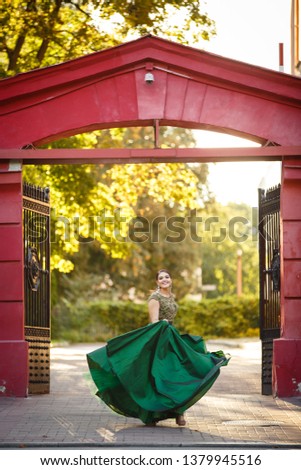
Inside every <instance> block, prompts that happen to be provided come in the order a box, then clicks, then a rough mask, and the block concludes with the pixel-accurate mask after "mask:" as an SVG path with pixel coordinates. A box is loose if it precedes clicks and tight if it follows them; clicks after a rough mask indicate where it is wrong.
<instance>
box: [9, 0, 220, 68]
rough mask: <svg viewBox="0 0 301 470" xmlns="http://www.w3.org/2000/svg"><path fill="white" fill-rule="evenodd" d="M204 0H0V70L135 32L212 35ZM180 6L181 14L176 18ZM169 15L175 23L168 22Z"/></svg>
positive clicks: (64, 56) (55, 59)
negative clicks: (174, 17) (167, 23)
mask: <svg viewBox="0 0 301 470" xmlns="http://www.w3.org/2000/svg"><path fill="white" fill-rule="evenodd" d="M201 4H202V2H201V0H196V1H194V2H191V1H189V0H131V1H126V2H125V1H123V0H113V1H108V0H2V2H1V5H0V59H1V60H0V63H1V68H0V76H2V77H5V76H9V75H14V74H16V73H20V72H25V71H28V70H32V69H34V68H38V67H45V66H48V65H54V64H57V63H59V62H64V61H66V60H70V59H73V58H76V57H80V56H82V55H85V54H88V53H91V52H95V51H97V50H100V49H104V48H108V47H111V46H114V45H117V44H118V43H121V42H122V41H124V40H126V39H127V38H128V37H130V35H133V34H135V35H138V36H140V35H145V34H149V33H153V34H157V35H159V34H160V35H161V36H164V37H166V36H169V37H173V38H175V39H178V40H180V41H181V42H182V43H185V42H188V37H189V40H190V41H196V39H198V40H199V39H200V37H201V38H203V39H204V40H208V39H209V37H210V35H211V34H214V23H213V21H212V20H210V19H209V18H208V16H207V15H206V14H205V13H203V11H202V8H201ZM176 12H178V13H180V15H178V17H177V21H174V20H172V16H173V15H175V13H176ZM168 18H171V21H170V23H171V24H170V25H168V27H166V21H167V20H168ZM179 22H180V25H179V26H178V24H179ZM192 30H193V31H194V34H192V32H191V31H192Z"/></svg>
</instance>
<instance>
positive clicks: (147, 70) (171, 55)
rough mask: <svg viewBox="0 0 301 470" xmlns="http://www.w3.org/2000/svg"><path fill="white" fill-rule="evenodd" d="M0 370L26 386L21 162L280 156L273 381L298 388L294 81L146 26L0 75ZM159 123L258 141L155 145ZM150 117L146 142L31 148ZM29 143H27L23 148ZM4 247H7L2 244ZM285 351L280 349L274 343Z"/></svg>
mask: <svg viewBox="0 0 301 470" xmlns="http://www.w3.org/2000/svg"><path fill="white" fill-rule="evenodd" d="M0 101H1V110H0V126H1V133H0V159H1V160H0V171H1V173H0V194H1V198H0V222H1V225H0V230H1V238H2V240H3V241H4V242H2V243H1V246H0V280H1V288H0V324H1V329H0V354H1V357H2V362H3V363H5V366H4V368H3V371H1V375H0V387H1V391H2V394H4V395H16V396H24V395H26V393H27V391H26V390H27V345H26V342H25V341H24V333H23V287H22V286H23V259H22V190H21V189H22V186H21V182H22V177H21V166H22V164H26V163H35V162H36V163H38V164H40V163H45V162H47V163H50V164H51V163H63V162H64V163H68V162H69V163H74V162H77V163H82V162H86V163H87V162H89V161H94V162H105V161H110V162H115V161H118V162H138V161H139V162H149V161H179V160H180V161H184V160H186V161H230V160H232V161H233V160H240V161H243V160H263V159H265V160H266V159H271V160H282V162H283V172H282V196H281V200H282V207H281V215H282V238H283V240H282V241H283V243H282V246H283V249H282V254H281V256H282V279H283V286H284V288H283V289H282V333H281V338H280V339H279V340H277V341H276V343H277V344H275V357H274V392H275V393H277V394H278V395H279V396H292V395H301V385H300V384H301V366H300V361H298V360H297V358H298V357H300V354H301V321H300V320H301V318H300V311H301V309H300V307H301V284H300V279H301V276H300V272H301V262H300V259H301V252H300V233H301V210H300V209H301V208H300V207H299V206H300V204H301V203H300V201H301V197H300V196H301V184H300V180H301V172H300V168H301V165H300V161H301V125H300V123H301V82H300V79H299V78H297V77H292V76H289V75H284V74H281V73H279V72H274V71H271V70H267V69H263V68H259V67H255V66H251V65H248V64H245V63H241V62H237V61H233V60H230V59H226V58H223V57H220V56H216V55H213V54H209V53H206V52H203V51H200V50H197V49H194V48H191V47H186V46H182V45H180V44H176V43H172V42H170V41H166V40H162V39H159V38H156V37H152V36H147V37H144V38H141V39H138V40H136V41H132V42H129V43H126V44H123V45H121V46H118V47H114V48H111V49H108V50H104V51H100V52H97V53H95V54H91V55H88V56H85V57H82V58H79V59H76V60H72V61H70V62H66V63H63V64H60V65H57V66H53V67H47V68H45V69H40V70H33V71H31V72H28V73H24V74H21V75H18V76H16V77H13V78H9V79H5V80H2V81H1V82H0ZM161 125H164V126H177V127H185V128H192V129H212V130H217V131H220V132H226V133H229V134H233V135H237V136H241V137H246V138H249V139H250V140H254V141H257V142H259V143H261V144H262V147H260V148H249V149H167V150H166V149H161V148H160V143H159V141H158V129H159V127H160V126H161ZM128 126H153V127H154V136H155V138H154V142H155V145H154V149H152V150H143V149H135V150H131V151H130V150H129V149H118V150H117V149H97V150H74V149H72V150H56V151H54V150H48V151H47V150H39V149H37V147H38V146H39V145H41V144H42V143H45V142H49V141H53V140H56V139H58V138H61V137H63V136H64V137H66V136H68V135H74V134H76V133H81V132H87V131H91V130H95V129H105V128H112V127H128ZM28 147H31V148H32V147H35V149H34V150H32V149H31V150H26V148H28ZM8 247H9V248H8ZM284 350H285V354H284V353H283V351H284Z"/></svg>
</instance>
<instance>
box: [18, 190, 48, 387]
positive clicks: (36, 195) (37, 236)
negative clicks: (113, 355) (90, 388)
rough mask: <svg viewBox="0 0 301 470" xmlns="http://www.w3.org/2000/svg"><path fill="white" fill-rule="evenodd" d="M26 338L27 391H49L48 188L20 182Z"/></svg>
mask: <svg viewBox="0 0 301 470" xmlns="http://www.w3.org/2000/svg"><path fill="white" fill-rule="evenodd" d="M23 244H24V269H25V273H24V297H25V339H26V341H28V343H29V357H28V362H29V385H28V391H29V393H30V394H36V393H49V390H50V204H49V189H48V188H40V187H37V186H33V185H30V184H28V183H24V184H23Z"/></svg>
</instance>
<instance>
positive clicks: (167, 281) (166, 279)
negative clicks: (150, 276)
mask: <svg viewBox="0 0 301 470" xmlns="http://www.w3.org/2000/svg"><path fill="white" fill-rule="evenodd" d="M157 284H158V286H159V287H160V288H161V289H168V288H169V287H171V284H172V280H171V277H170V275H169V274H168V273H167V272H165V271H161V272H160V273H159V275H158V279H157Z"/></svg>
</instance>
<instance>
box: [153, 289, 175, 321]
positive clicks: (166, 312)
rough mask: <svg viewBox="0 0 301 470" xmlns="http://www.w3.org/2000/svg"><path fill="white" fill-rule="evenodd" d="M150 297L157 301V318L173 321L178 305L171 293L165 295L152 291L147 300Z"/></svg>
mask: <svg viewBox="0 0 301 470" xmlns="http://www.w3.org/2000/svg"><path fill="white" fill-rule="evenodd" d="M151 299H155V300H157V301H158V302H159V304H160V307H159V320H168V321H171V322H172V321H173V320H174V318H175V316H176V314H177V310H178V305H177V303H176V301H175V298H174V296H173V295H170V296H169V297H166V296H165V295H162V294H160V292H153V293H152V294H151V295H150V297H149V298H148V302H149V301H150V300H151Z"/></svg>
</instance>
